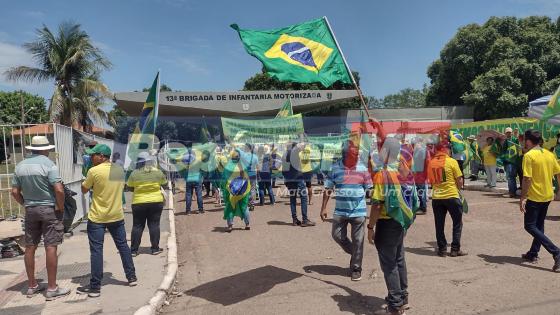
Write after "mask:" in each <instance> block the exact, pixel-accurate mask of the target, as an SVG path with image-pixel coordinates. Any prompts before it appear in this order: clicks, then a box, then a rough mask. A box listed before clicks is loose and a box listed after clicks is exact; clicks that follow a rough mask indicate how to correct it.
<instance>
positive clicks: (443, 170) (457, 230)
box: [428, 142, 467, 257]
mask: <svg viewBox="0 0 560 315" xmlns="http://www.w3.org/2000/svg"><path fill="white" fill-rule="evenodd" d="M462 176H463V174H462V172H461V169H460V168H459V164H458V163H457V161H456V160H455V159H453V158H451V157H450V156H449V144H448V143H445V142H444V143H440V144H438V145H437V146H436V154H435V155H434V157H433V158H432V159H431V160H430V163H429V164H428V181H429V182H430V184H431V185H432V208H433V210H434V220H435V225H436V240H437V246H438V249H437V254H438V256H440V257H445V255H446V252H447V239H446V238H445V217H446V216H447V212H449V215H450V216H451V220H453V241H452V242H451V252H450V254H449V256H451V257H457V256H465V255H467V253H466V252H464V251H461V232H462V230H463V205H462V203H461V200H460V199H459V189H460V188H461V187H463V177H462Z"/></svg>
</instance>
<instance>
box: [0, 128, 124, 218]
mask: <svg viewBox="0 0 560 315" xmlns="http://www.w3.org/2000/svg"><path fill="white" fill-rule="evenodd" d="M0 129H1V132H2V133H1V134H0V136H1V137H2V139H1V140H2V141H0V158H2V162H0V163H1V164H0V173H1V175H0V218H3V219H7V218H18V217H23V215H24V212H23V211H24V209H23V208H22V207H21V206H20V205H19V204H18V203H17V202H16V201H15V200H13V198H12V197H11V195H10V191H11V180H12V177H13V172H14V169H15V165H16V164H17V163H18V162H20V161H21V160H23V158H24V157H25V155H26V152H25V145H26V144H28V143H30V142H31V138H32V137H33V136H35V135H44V136H46V137H47V138H48V139H49V141H50V142H51V143H54V145H55V150H54V152H52V153H51V154H50V155H49V158H51V159H52V160H53V161H55V163H56V164H57V166H58V169H59V172H60V176H61V177H62V180H63V182H64V184H65V185H66V186H67V187H68V188H69V189H70V190H72V191H74V192H76V193H77V194H76V195H75V196H74V198H75V200H76V205H77V210H76V216H75V217H74V221H77V220H79V219H81V218H83V217H84V216H85V214H86V213H87V209H88V208H89V196H87V195H84V194H82V193H81V188H80V187H81V182H82V177H83V176H82V157H81V154H83V150H84V149H85V143H84V142H85V140H95V141H97V142H98V143H104V144H107V145H108V146H109V147H111V149H112V148H113V147H114V143H113V141H112V140H109V139H105V138H103V137H99V136H96V135H92V134H88V133H84V132H81V131H77V130H75V129H72V128H70V127H67V126H62V125H58V124H53V123H48V124H40V125H32V124H26V125H0ZM2 152H4V154H2Z"/></svg>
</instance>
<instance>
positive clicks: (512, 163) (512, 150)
mask: <svg viewBox="0 0 560 315" xmlns="http://www.w3.org/2000/svg"><path fill="white" fill-rule="evenodd" d="M512 133H513V130H512V129H511V128H510V127H507V128H506V130H505V134H506V138H505V140H504V144H503V145H502V152H501V153H502V154H501V157H502V160H503V162H504V168H505V171H506V177H507V181H508V195H509V197H511V198H515V196H516V195H517V170H518V168H519V164H520V163H521V161H520V159H519V156H520V154H519V153H520V152H519V151H520V148H521V147H520V146H519V141H518V140H517V138H516V137H513V136H512Z"/></svg>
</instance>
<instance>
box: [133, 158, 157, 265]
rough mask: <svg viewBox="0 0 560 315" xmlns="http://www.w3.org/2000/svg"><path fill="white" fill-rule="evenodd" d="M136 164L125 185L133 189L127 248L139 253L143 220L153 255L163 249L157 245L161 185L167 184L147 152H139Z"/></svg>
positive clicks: (136, 254) (153, 159)
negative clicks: (130, 228)
mask: <svg viewBox="0 0 560 315" xmlns="http://www.w3.org/2000/svg"><path fill="white" fill-rule="evenodd" d="M138 165H139V167H138V169H136V170H134V171H133V172H132V174H130V177H129V178H128V181H127V183H126V184H127V186H128V187H131V188H132V189H134V194H133V197H132V232H131V236H130V250H131V251H132V256H133V257H136V256H138V248H139V247H140V242H141V241H142V233H143V232H144V227H145V226H146V223H148V230H149V231H150V242H151V245H152V246H151V251H152V255H158V254H160V253H161V252H162V249H161V248H160V247H159V238H160V228H159V224H160V218H161V212H162V211H163V193H162V192H161V185H164V184H165V183H167V179H166V178H165V175H164V174H163V172H162V171H161V170H159V168H158V167H157V166H156V165H155V158H154V157H153V156H151V155H149V154H147V153H146V152H141V153H140V154H139V155H138Z"/></svg>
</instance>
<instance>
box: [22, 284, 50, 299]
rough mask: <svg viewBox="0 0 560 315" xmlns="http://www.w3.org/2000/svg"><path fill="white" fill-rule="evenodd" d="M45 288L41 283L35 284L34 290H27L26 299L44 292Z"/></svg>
mask: <svg viewBox="0 0 560 315" xmlns="http://www.w3.org/2000/svg"><path fill="white" fill-rule="evenodd" d="M46 288H47V286H46V285H45V284H43V283H37V286H36V287H34V288H27V297H28V298H31V297H33V296H34V295H35V294H37V293H38V292H41V291H44V290H45V289H46Z"/></svg>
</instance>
